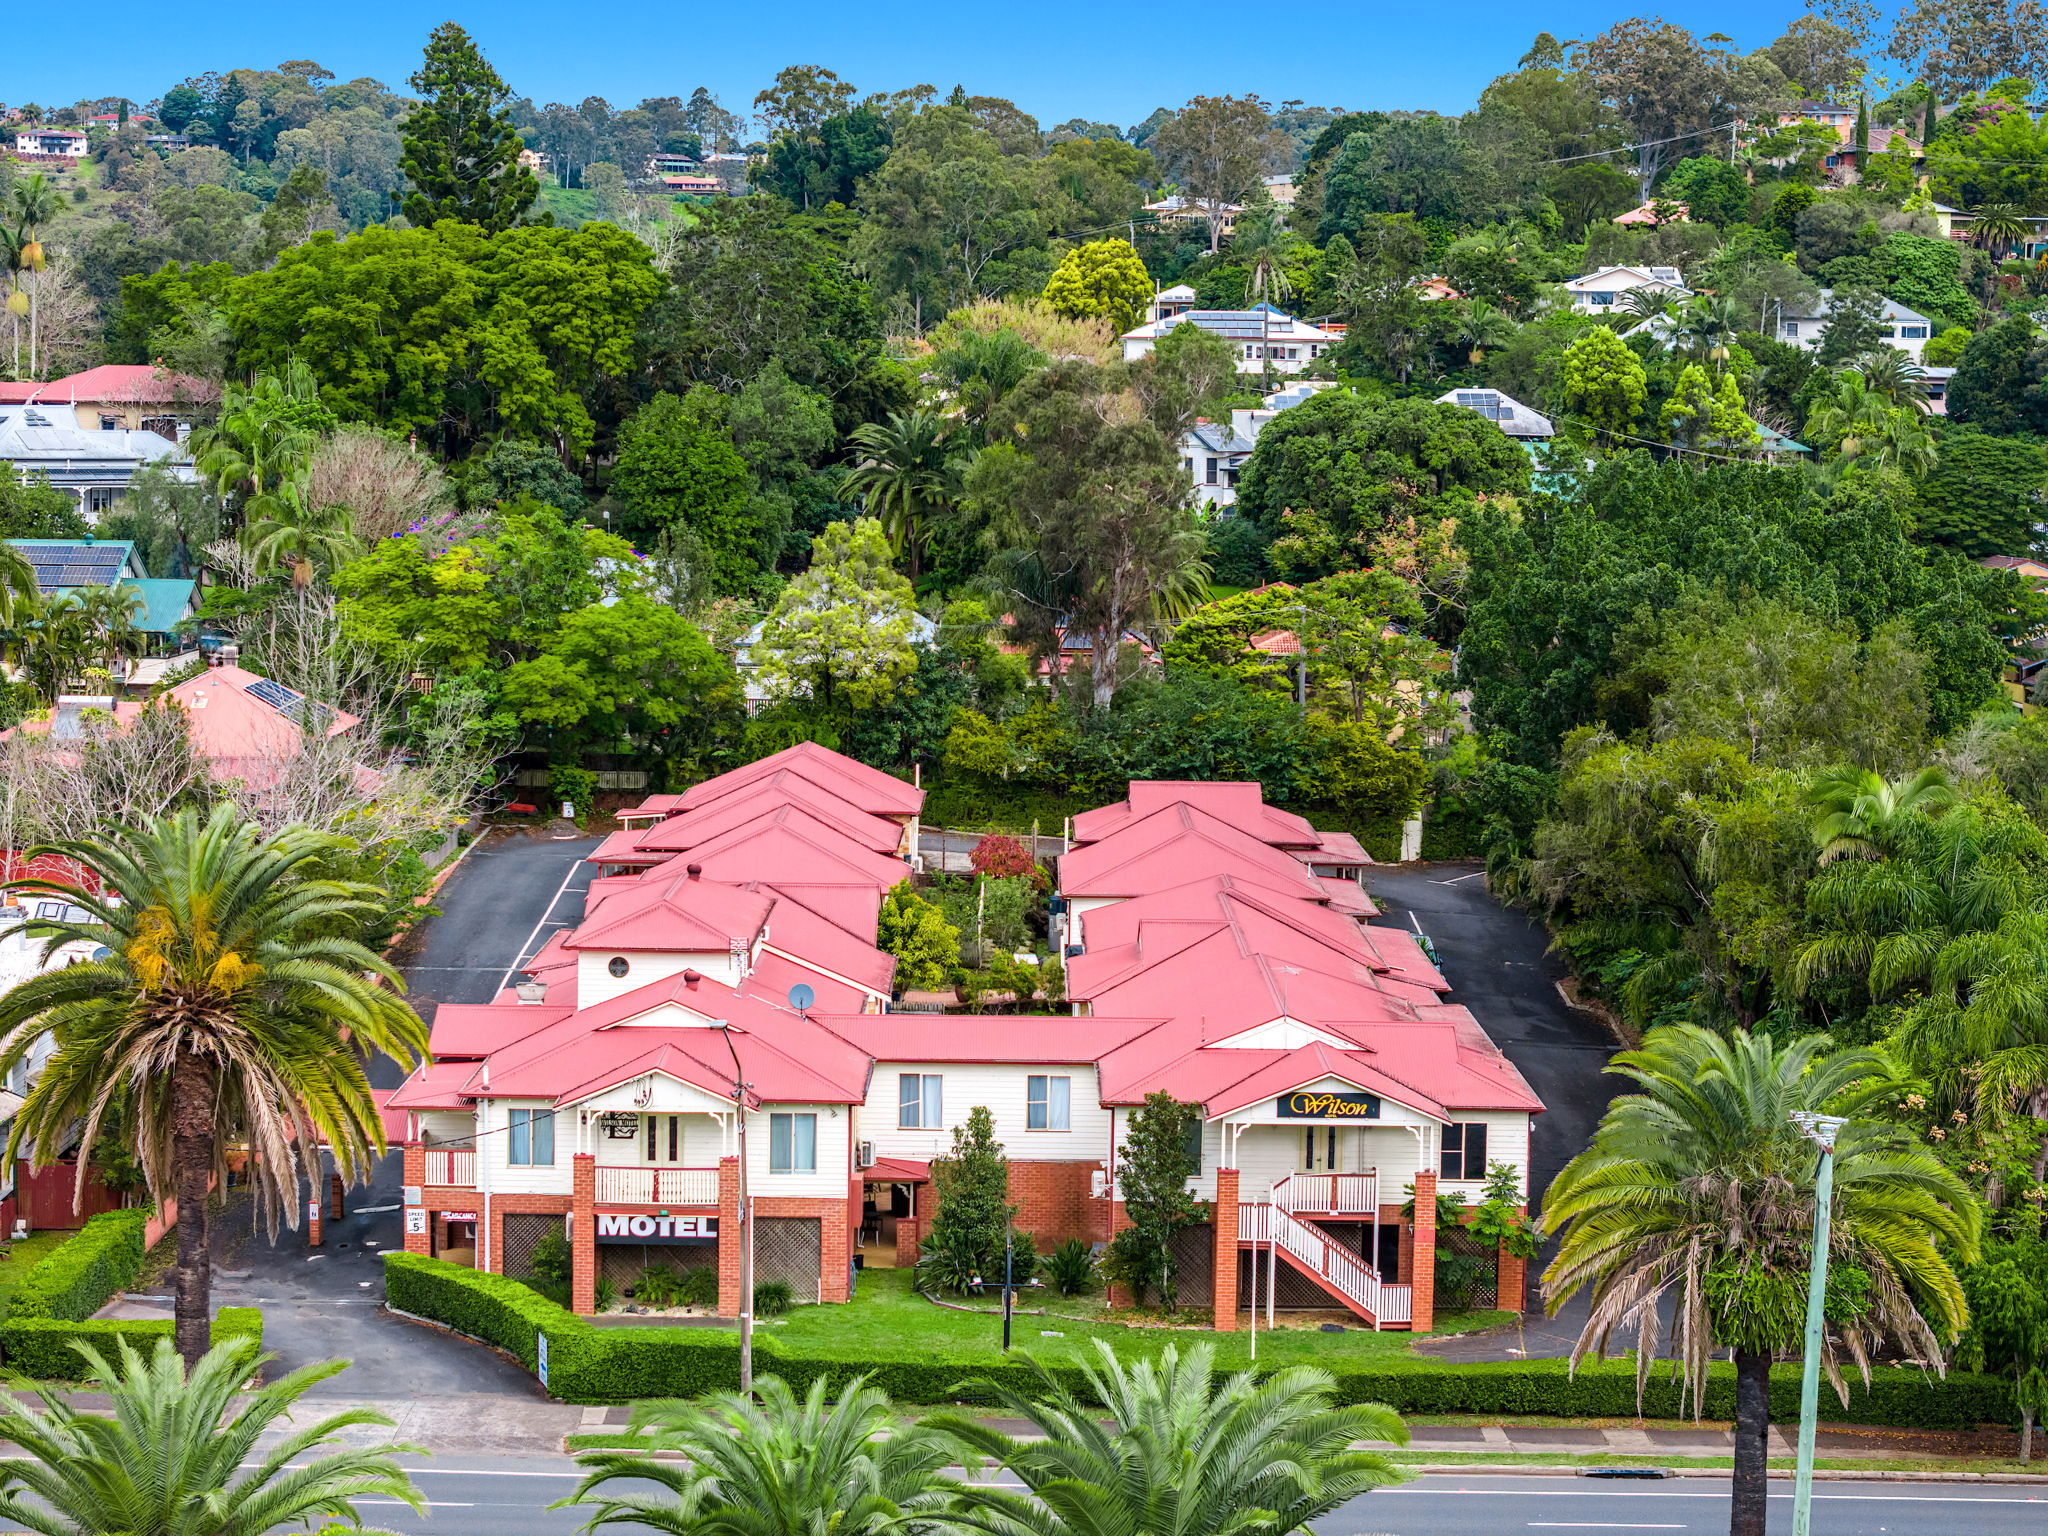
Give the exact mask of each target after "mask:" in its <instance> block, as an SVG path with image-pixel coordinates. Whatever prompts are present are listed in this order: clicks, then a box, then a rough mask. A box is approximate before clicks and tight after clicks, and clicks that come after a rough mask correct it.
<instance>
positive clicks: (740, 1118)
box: [716, 1019, 754, 1394]
mask: <svg viewBox="0 0 2048 1536" xmlns="http://www.w3.org/2000/svg"><path fill="white" fill-rule="evenodd" d="M716 1027H717V1029H718V1032H719V1033H720V1034H722V1035H724V1036H725V1048H726V1049H727V1050H728V1051H730V1052H732V1118H733V1124H734V1126H735V1127H736V1128H737V1129H738V1132H739V1150H740V1212H739V1215H740V1234H739V1235H740V1391H741V1393H742V1394H746V1393H750V1392H752V1391H753V1390H754V1205H753V1202H752V1201H751V1200H749V1199H748V1198H747V1083H746V1073H745V1072H744V1071H743V1070H742V1069H741V1067H740V1053H739V1047H738V1046H736V1045H734V1044H733V1043H732V1037H733V1035H734V1034H735V1033H737V1032H738V1031H736V1030H735V1028H734V1026H733V1025H732V1023H731V1022H730V1021H728V1020H725V1019H721V1020H719V1021H718V1024H717V1026H716ZM718 1236H719V1241H720V1242H724V1241H725V1234H724V1233H723V1232H721V1233H720V1234H719V1235H718Z"/></svg>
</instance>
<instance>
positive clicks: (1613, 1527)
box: [1529, 1520, 1692, 1531]
mask: <svg viewBox="0 0 2048 1536" xmlns="http://www.w3.org/2000/svg"><path fill="white" fill-rule="evenodd" d="M1529 1528H1530V1529H1531V1530H1538V1529H1549V1530H1559V1531H1687V1530H1691V1529H1692V1527H1691V1526H1687V1525H1623V1524H1613V1523H1602V1522H1600V1521H1595V1520H1531V1521H1530V1522H1529Z"/></svg>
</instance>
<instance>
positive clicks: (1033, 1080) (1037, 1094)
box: [1024, 1076, 1074, 1131]
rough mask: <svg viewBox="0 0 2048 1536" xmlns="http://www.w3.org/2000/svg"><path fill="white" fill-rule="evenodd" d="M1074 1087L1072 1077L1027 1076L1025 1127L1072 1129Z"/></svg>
mask: <svg viewBox="0 0 2048 1536" xmlns="http://www.w3.org/2000/svg"><path fill="white" fill-rule="evenodd" d="M1073 1089H1074V1080H1073V1079H1072V1078H1071V1077H1037V1076H1032V1077H1027V1078H1026V1079H1025V1080H1024V1129H1025V1130H1027V1131H1070V1130H1072V1129H1073V1128H1074V1126H1073Z"/></svg>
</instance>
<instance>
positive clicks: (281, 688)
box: [246, 677, 299, 715]
mask: <svg viewBox="0 0 2048 1536" xmlns="http://www.w3.org/2000/svg"><path fill="white" fill-rule="evenodd" d="M246 686H247V688H248V691H249V692H250V694H251V695H253V696H254V697H256V698H258V699H261V700H262V701H263V702H264V703H265V704H268V705H269V706H270V707H271V708H272V709H274V710H276V711H277V712H278V713H279V714H281V715H291V714H296V713H297V712H298V708H299V695H298V694H296V693H293V692H292V691H291V689H289V688H287V687H285V685H284V684H283V683H274V682H272V681H271V680H270V679H269V678H267V677H259V678H257V679H256V681H255V682H253V683H249V684H247V685H246Z"/></svg>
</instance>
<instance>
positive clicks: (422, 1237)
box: [401, 1141, 434, 1253]
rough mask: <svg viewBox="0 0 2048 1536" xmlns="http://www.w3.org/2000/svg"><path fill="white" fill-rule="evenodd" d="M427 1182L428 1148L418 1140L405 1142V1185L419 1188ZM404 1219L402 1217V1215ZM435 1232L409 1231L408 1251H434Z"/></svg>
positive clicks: (406, 1240)
mask: <svg viewBox="0 0 2048 1536" xmlns="http://www.w3.org/2000/svg"><path fill="white" fill-rule="evenodd" d="M426 1182H427V1149H426V1148H425V1147H424V1146H423V1145H421V1144H420V1143H419V1142H417V1141H408V1142H407V1143H406V1144H405V1187H406V1188H407V1189H418V1188H419V1187H420V1186H421V1185H423V1184H425V1183H426ZM401 1219H402V1217H401ZM433 1246H434V1239H433V1234H432V1233H429V1232H408V1233H406V1234H405V1251H406V1252H407V1253H431V1252H433Z"/></svg>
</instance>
